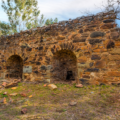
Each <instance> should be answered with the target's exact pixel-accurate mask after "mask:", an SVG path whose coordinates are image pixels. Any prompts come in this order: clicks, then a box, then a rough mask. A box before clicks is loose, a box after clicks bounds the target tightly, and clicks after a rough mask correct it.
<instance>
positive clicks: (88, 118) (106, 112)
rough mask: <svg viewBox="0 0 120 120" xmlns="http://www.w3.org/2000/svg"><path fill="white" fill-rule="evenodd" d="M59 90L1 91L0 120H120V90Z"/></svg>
mask: <svg viewBox="0 0 120 120" xmlns="http://www.w3.org/2000/svg"><path fill="white" fill-rule="evenodd" d="M56 86H57V87H58V88H57V89H56V90H50V89H49V88H48V87H47V86H45V85H44V84H31V83H19V84H18V86H16V87H13V88H8V89H1V90H0V120H120V86H115V85H101V86H93V85H87V86H84V87H83V88H76V87H75V85H72V84H60V83H57V84H56ZM13 93H14V94H13ZM23 109H27V112H26V113H25V114H21V110H23Z"/></svg>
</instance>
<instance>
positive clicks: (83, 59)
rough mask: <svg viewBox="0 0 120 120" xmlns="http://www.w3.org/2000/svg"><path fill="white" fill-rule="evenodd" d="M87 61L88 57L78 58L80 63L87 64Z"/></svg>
mask: <svg viewBox="0 0 120 120" xmlns="http://www.w3.org/2000/svg"><path fill="white" fill-rule="evenodd" d="M86 61H87V57H86V56H81V57H79V58H78V62H79V63H85V62H86Z"/></svg>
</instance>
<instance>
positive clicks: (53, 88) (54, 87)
mask: <svg viewBox="0 0 120 120" xmlns="http://www.w3.org/2000/svg"><path fill="white" fill-rule="evenodd" d="M48 88H49V89H51V90H56V89H57V86H56V85H54V84H49V85H48Z"/></svg>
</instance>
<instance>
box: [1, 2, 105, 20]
mask: <svg viewBox="0 0 120 120" xmlns="http://www.w3.org/2000/svg"><path fill="white" fill-rule="evenodd" d="M1 1H2V0H0V21H7V20H8V19H7V15H6V13H5V12H4V11H3V9H2V8H1ZM102 1H104V2H105V1H106V0H38V7H39V9H40V11H41V14H44V16H45V18H53V19H54V18H55V17H57V18H58V20H59V21H62V20H69V19H70V18H71V19H74V18H77V17H80V16H82V15H85V14H84V12H85V11H90V12H91V13H98V12H100V11H101V9H100V8H99V7H100V6H101V5H102Z"/></svg>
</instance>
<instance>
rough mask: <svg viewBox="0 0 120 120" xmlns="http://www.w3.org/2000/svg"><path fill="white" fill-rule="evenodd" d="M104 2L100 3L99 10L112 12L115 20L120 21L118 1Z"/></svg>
mask: <svg viewBox="0 0 120 120" xmlns="http://www.w3.org/2000/svg"><path fill="white" fill-rule="evenodd" d="M105 2H106V3H105ZM105 2H102V7H101V8H103V11H105V12H109V11H114V13H115V14H116V17H117V18H116V19H118V20H120V0H107V1H105Z"/></svg>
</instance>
